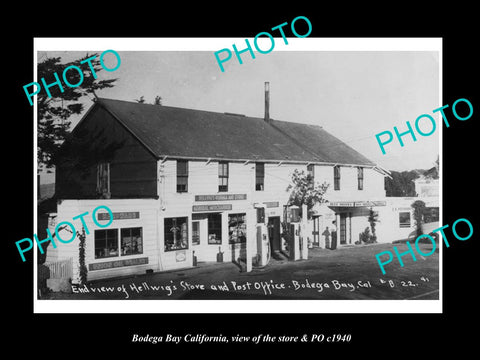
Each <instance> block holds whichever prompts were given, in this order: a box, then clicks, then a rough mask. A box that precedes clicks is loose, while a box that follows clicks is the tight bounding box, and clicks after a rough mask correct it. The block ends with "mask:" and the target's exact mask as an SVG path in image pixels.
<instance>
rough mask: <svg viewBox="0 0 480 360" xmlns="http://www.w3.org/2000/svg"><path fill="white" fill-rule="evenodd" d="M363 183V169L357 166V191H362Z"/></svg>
mask: <svg viewBox="0 0 480 360" xmlns="http://www.w3.org/2000/svg"><path fill="white" fill-rule="evenodd" d="M363 182H364V168H363V167H361V166H359V167H357V189H358V190H363V185H364V184H363Z"/></svg>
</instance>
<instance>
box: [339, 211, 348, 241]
mask: <svg viewBox="0 0 480 360" xmlns="http://www.w3.org/2000/svg"><path fill="white" fill-rule="evenodd" d="M346 244H347V214H342V213H341V214H340V245H346Z"/></svg>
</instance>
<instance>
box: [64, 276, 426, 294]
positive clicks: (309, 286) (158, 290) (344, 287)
mask: <svg viewBox="0 0 480 360" xmlns="http://www.w3.org/2000/svg"><path fill="white" fill-rule="evenodd" d="M417 280H418V281H417ZM417 280H415V281H412V280H408V281H406V280H405V281H404V280H402V281H398V280H396V281H394V280H386V279H378V282H374V281H371V280H367V281H365V280H358V281H356V282H348V281H339V280H330V281H323V282H317V281H312V280H309V279H303V280H290V281H287V282H275V281H274V280H270V281H252V282H251V281H246V282H242V283H241V282H236V281H228V282H226V281H223V282H222V283H221V284H210V285H206V284H200V283H194V282H189V281H185V280H182V281H180V282H175V281H173V280H170V281H169V282H168V283H166V284H152V283H148V282H146V281H144V282H142V283H141V284H135V283H133V282H132V283H130V284H127V285H125V284H121V285H117V286H101V287H95V286H88V285H83V286H80V285H72V292H73V293H74V294H106V293H107V294H112V295H115V294H116V293H121V294H122V296H123V298H124V299H129V298H131V296H132V295H139V294H142V295H148V294H158V295H162V296H166V297H172V296H174V295H177V294H179V293H184V292H188V291H192V290H197V291H218V292H240V293H241V292H249V293H251V292H253V291H257V292H260V293H261V294H263V295H266V296H267V295H280V294H284V293H285V292H286V291H293V292H298V291H312V292H316V293H321V292H324V291H325V292H326V291H333V292H336V291H349V292H353V291H358V290H360V289H368V288H372V287H373V286H386V287H390V288H394V287H410V288H413V287H419V286H421V284H423V283H428V282H429V281H430V280H429V278H428V277H426V276H420V277H419V278H418V279H417Z"/></svg>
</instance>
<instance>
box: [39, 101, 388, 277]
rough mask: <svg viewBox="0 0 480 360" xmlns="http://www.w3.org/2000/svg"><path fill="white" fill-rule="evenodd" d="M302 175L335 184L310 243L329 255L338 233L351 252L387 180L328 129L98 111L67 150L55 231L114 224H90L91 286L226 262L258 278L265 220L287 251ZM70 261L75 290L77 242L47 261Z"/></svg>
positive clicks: (144, 108)
mask: <svg viewBox="0 0 480 360" xmlns="http://www.w3.org/2000/svg"><path fill="white" fill-rule="evenodd" d="M295 169H299V170H304V171H305V172H307V171H308V172H309V173H310V174H312V175H313V176H314V178H315V181H318V182H319V183H323V182H324V181H326V182H327V183H329V184H330V187H329V189H328V191H327V193H326V198H327V199H328V200H329V201H330V203H326V204H323V205H321V206H320V205H319V206H318V208H317V209H316V210H315V215H314V217H313V220H312V221H311V222H309V230H308V237H309V240H310V242H311V243H312V244H313V245H314V246H322V245H323V246H325V244H324V243H323V244H322V240H321V234H322V233H323V232H324V231H325V229H326V228H327V226H330V228H331V227H332V226H336V227H337V228H338V233H339V246H342V245H347V244H353V243H354V241H355V240H357V239H358V234H359V233H360V232H361V231H363V229H364V228H365V226H366V225H365V224H368V223H367V220H366V217H367V215H366V212H365V210H366V209H367V207H371V206H372V201H377V200H382V199H384V196H385V190H384V176H385V173H384V171H383V170H382V169H380V168H379V167H377V166H376V165H375V164H374V163H372V162H371V161H370V160H368V159H367V158H365V157H364V156H363V155H361V154H360V153H358V152H357V151H355V150H354V149H352V148H351V147H349V146H348V145H346V144H345V143H343V142H341V141H340V140H339V139H337V138H335V137H334V136H332V135H330V134H329V133H328V132H326V131H325V130H324V129H322V128H321V127H319V126H315V125H305V124H301V123H295V122H286V121H279V120H273V119H271V118H270V117H269V116H268V111H267V109H266V115H265V117H264V118H261V117H259V118H256V117H248V116H244V115H238V114H231V113H217V112H210V111H200V110H192V109H184V108H176V107H170V106H159V105H147V104H141V103H135V102H127V101H120V100H111V99H103V98H102V99H97V100H96V101H95V102H94V104H93V105H92V106H91V108H90V109H89V110H88V112H87V113H86V115H85V116H84V117H83V118H82V120H81V121H80V123H79V124H78V125H77V126H76V127H75V128H74V130H73V131H72V132H71V134H70V136H69V138H68V139H67V140H66V141H65V142H64V144H63V146H62V151H61V157H60V161H59V162H58V165H57V167H56V198H57V212H56V214H54V216H55V217H54V218H52V219H53V220H54V221H52V226H54V224H55V223H56V224H58V223H60V222H62V221H72V218H74V217H76V216H78V215H79V214H82V213H85V212H89V214H91V213H92V210H93V209H95V208H97V207H98V206H106V207H108V208H109V209H110V210H111V211H112V213H113V219H111V218H110V215H109V214H108V213H106V212H105V211H98V212H97V214H96V218H95V219H92V217H91V216H85V217H84V221H85V225H86V226H87V227H88V229H89V231H88V234H86V242H85V254H86V255H85V261H86V265H87V268H88V279H89V280H94V279H99V278H107V277H116V276H123V275H129V274H140V273H145V272H146V271H154V272H157V271H165V270H172V269H180V268H188V267H192V266H194V265H195V264H196V263H195V260H196V262H197V263H199V262H215V261H217V260H218V256H219V254H221V257H222V258H223V261H234V262H237V261H238V260H239V259H244V261H245V263H246V269H247V271H250V270H251V269H252V261H254V260H252V259H254V258H255V256H256V255H258V254H257V252H258V246H257V245H258V244H257V242H256V239H257V232H258V229H257V227H256V224H258V223H259V222H260V220H259V219H258V211H257V210H258V209H259V208H261V209H263V216H264V217H265V218H264V219H262V220H261V221H264V222H265V224H268V229H269V230H268V241H269V243H270V244H269V246H270V247H271V250H272V251H275V250H278V249H279V248H281V246H282V244H281V242H282V236H281V235H282V234H281V232H282V227H281V221H282V219H283V216H284V206H286V205H287V203H288V199H289V193H288V192H287V191H286V189H287V186H288V185H289V183H290V181H291V174H292V172H293V171H294V170H295ZM352 204H353V205H352ZM373 205H379V206H381V205H382V204H381V203H376V204H375V203H373ZM107 222H109V223H110V225H109V226H108V227H102V226H99V225H102V224H105V223H107ZM74 224H75V226H77V225H78V226H79V227H81V225H82V224H81V222H80V221H79V220H76V221H75V222H74ZM65 238H69V236H65ZM62 259H72V261H73V266H72V269H73V276H72V277H73V281H74V282H75V279H78V273H77V272H78V239H75V241H72V242H71V243H68V244H58V246H57V248H55V249H54V248H52V247H51V246H50V247H49V248H48V253H47V260H49V261H55V260H62Z"/></svg>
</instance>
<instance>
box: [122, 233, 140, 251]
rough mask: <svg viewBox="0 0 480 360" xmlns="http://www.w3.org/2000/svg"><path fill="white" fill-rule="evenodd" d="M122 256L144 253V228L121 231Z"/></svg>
mask: <svg viewBox="0 0 480 360" xmlns="http://www.w3.org/2000/svg"><path fill="white" fill-rule="evenodd" d="M120 236H121V244H122V255H135V254H142V253H143V239H142V228H140V227H138V228H126V229H121V230H120Z"/></svg>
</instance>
